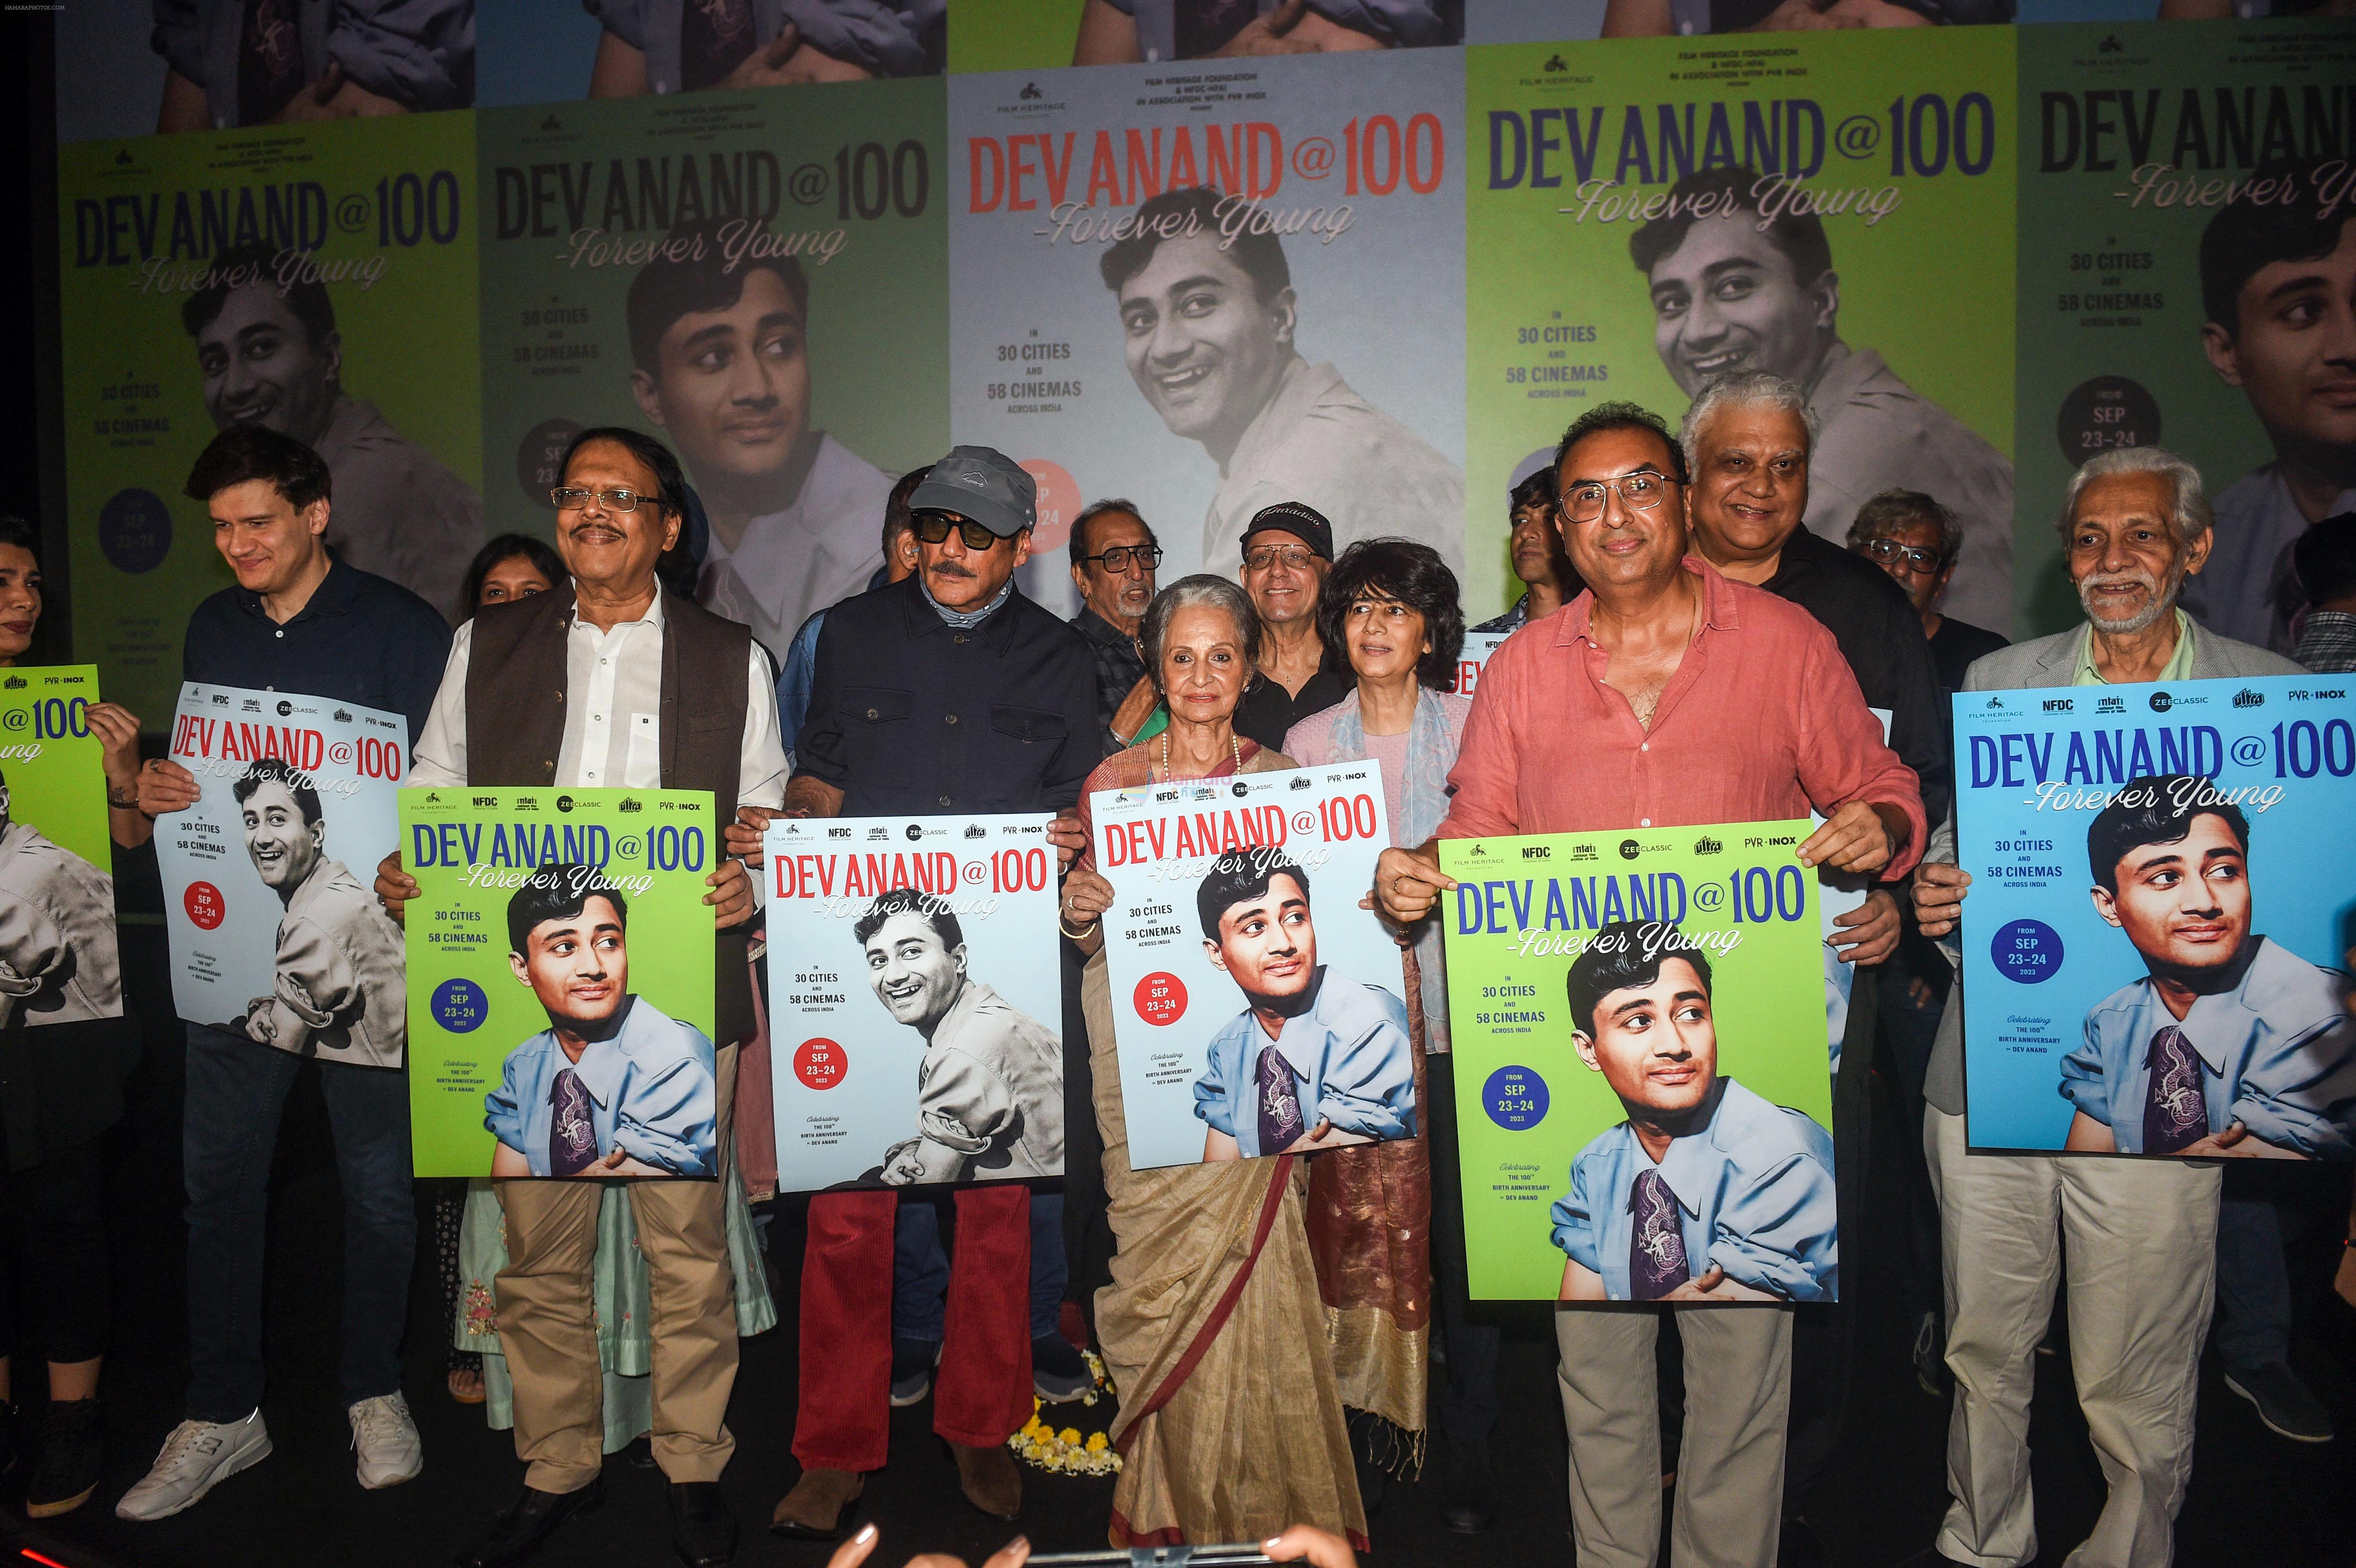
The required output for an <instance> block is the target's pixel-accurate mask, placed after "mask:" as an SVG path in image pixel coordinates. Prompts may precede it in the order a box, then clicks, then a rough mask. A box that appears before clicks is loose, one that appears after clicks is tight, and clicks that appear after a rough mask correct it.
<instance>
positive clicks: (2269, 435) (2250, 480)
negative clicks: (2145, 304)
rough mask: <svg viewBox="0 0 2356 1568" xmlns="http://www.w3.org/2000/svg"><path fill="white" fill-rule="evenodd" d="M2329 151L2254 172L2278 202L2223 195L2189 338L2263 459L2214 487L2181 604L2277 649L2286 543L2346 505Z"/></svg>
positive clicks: (2341, 256)
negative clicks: (2255, 425)
mask: <svg viewBox="0 0 2356 1568" xmlns="http://www.w3.org/2000/svg"><path fill="white" fill-rule="evenodd" d="M2346 167H2347V165H2346V163H2345V161H2344V160H2342V159H2340V157H2339V156H2338V155H2321V156H2317V157H2312V158H2308V159H2305V160H2303V161H2300V162H2297V163H2275V164H2268V165H2264V166H2262V167H2260V168H2257V169H2254V170H2252V171H2251V174H2250V183H2251V185H2252V186H2253V187H2256V186H2257V185H2258V183H2259V182H2260V181H2275V182H2278V188H2285V187H2286V188H2289V189H2291V190H2293V191H2294V192H2295V193H2296V194H2295V197H2294V198H2293V199H2291V200H2288V201H2255V200H2247V199H2245V200H2241V201H2229V202H2227V203H2226V204H2225V205H2224V206H2223V207H2222V208H2218V210H2217V216H2216V217H2214V218H2212V219H2210V220H2209V227H2208V228H2207V229H2204V230H2202V232H2201V305H2202V307H2203V309H2204V311H2205V313H2206V314H2207V315H2208V318H2209V319H2208V322H2207V324H2206V325H2203V326H2202V327H2201V347H2202V348H2203V349H2204V350H2205V351H2206V352H2207V353H2208V356H2209V363H2210V366H2211V368H2213V369H2215V371H2216V372H2217V375H2218V377H2219V379H2222V380H2223V381H2224V382H2225V384H2226V385H2228V386H2233V387H2239V388H2240V389H2242V392H2243V395H2244V396H2245V397H2247V398H2248V399H2249V400H2250V411H2251V412H2252V413H2254V414H2256V415H2257V416H2258V422H2259V423H2260V424H2262V425H2264V426H2265V432H2266V439H2267V441H2269V442H2270V443H2273V446H2274V449H2275V460H2274V461H2273V462H2272V463H2269V464H2265V466H2264V467H2262V468H2259V469H2257V470H2255V471H2254V472H2253V473H2251V474H2249V475H2246V476H2244V478H2243V479H2242V480H2241V481H2240V482H2239V483H2237V484H2233V485H2227V486H2226V487H2225V488H2224V489H2223V490H2222V491H2220V492H2219V493H2218V496H2217V502H2216V511H2217V531H2216V536H2215V537H2216V541H2217V542H2216V546H2215V548H2214V549H2211V551H2210V553H2209V562H2208V568H2207V570H2206V571H2203V572H2202V573H2201V577H2200V580H2199V581H2195V582H2189V583H2187V584H2185V590H2184V607H2185V609H2187V610H2189V611H2190V612H2191V613H2192V614H2193V615H2194V616H2195V617H2196V618H2198V619H2199V620H2200V622H2201V624H2202V625H2204V626H2206V627H2208V628H2209V629H2210V630H2211V631H2212V632H2216V633H2218V634H2219V635H2223V636H2228V637H2233V638H2237V639H2239V640H2240V641H2243V642H2245V643H2256V644H2258V645H2261V646H2264V647H2269V648H2272V649H2273V650H2274V651H2275V652H2276V653H2278V654H2287V653H2289V652H2291V650H2292V649H2293V648H2294V647H2295V646H2297V627H2296V625H2295V624H2294V623H2295V621H2296V619H2297V616H2298V613H2299V612H2300V611H2301V610H2302V609H2304V608H2305V606H2306V604H2307V599H2306V596H2305V595H2304V594H2303V593H2302V592H2300V591H2299V586H2298V578H2297V572H2296V571H2294V570H2293V568H2292V563H2291V548H2292V546H2294V545H2295V544H2296V543H2297V541H2298V538H2299V536H2300V535H2301V534H2304V533H2305V532H2306V531H2307V530H2308V527H2309V526H2310V525H2312V524H2315V523H2319V522H2321V521H2322V520H2323V519H2324V518H2326V517H2330V516H2331V515H2332V514H2334V513H2336V512H2346V511H2356V210H2350V209H2349V208H2346V207H2345V206H2344V205H2343V206H2342V207H2341V208H2340V209H2339V210H2337V211H2335V212H2326V211H2324V210H2323V207H2322V202H2321V200H2320V193H2321V190H2322V187H2323V184H2324V182H2325V180H2327V179H2329V178H2330V177H2332V173H2331V172H2332V171H2333V170H2335V169H2336V170H2340V171H2342V172H2343V177H2344V171H2345V169H2346Z"/></svg>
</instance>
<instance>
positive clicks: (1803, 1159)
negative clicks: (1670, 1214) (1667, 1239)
mask: <svg viewBox="0 0 2356 1568" xmlns="http://www.w3.org/2000/svg"><path fill="white" fill-rule="evenodd" d="M1718 1094H1719V1099H1718V1105H1717V1108H1716V1109H1714V1110H1713V1111H1712V1112H1711V1113H1710V1118H1709V1122H1708V1125H1707V1126H1705V1127H1703V1128H1701V1129H1700V1130H1699V1131H1697V1132H1694V1133H1689V1134H1687V1136H1683V1137H1679V1138H1672V1139H1671V1140H1670V1141H1669V1152H1668V1156H1667V1157H1665V1159H1663V1160H1662V1161H1661V1162H1660V1163H1659V1164H1658V1165H1655V1164H1654V1163H1653V1157H1652V1156H1650V1155H1648V1154H1646V1153H1645V1152H1644V1145H1643V1144H1641V1143H1639V1142H1637V1141H1636V1135H1635V1133H1634V1132H1633V1131H1632V1130H1631V1129H1630V1128H1629V1125H1628V1124H1627V1123H1625V1122H1622V1123H1621V1124H1620V1125H1618V1126H1616V1127H1613V1128H1612V1130H1611V1131H1609V1132H1607V1133H1605V1134H1604V1135H1603V1136H1601V1137H1599V1138H1597V1139H1596V1140H1595V1141H1594V1142H1593V1143H1590V1144H1589V1145H1588V1146H1587V1147H1585V1148H1583V1149H1581V1150H1580V1153H1579V1157H1578V1158H1577V1159H1575V1160H1573V1161H1572V1162H1571V1167H1570V1195H1569V1197H1567V1198H1558V1199H1557V1200H1555V1204H1554V1209H1553V1213H1552V1218H1553V1220H1554V1244H1555V1245H1556V1246H1558V1247H1560V1248H1561V1249H1562V1250H1563V1252H1564V1253H1567V1254H1568V1255H1569V1258H1570V1260H1571V1261H1572V1262H1573V1263H1576V1264H1579V1265H1580V1267H1581V1268H1584V1269H1587V1270H1590V1272H1592V1273H1594V1274H1598V1275H1601V1276H1602V1278H1603V1289H1604V1294H1605V1295H1606V1296H1608V1297H1609V1298H1610V1299H1611V1300H1613V1301H1629V1300H1633V1298H1634V1297H1633V1292H1632V1291H1631V1289H1630V1287H1629V1282H1628V1249H1629V1243H1630V1241H1631V1240H1632V1238H1633V1233H1634V1230H1635V1221H1633V1219H1632V1218H1631V1217H1630V1209H1629V1202H1630V1196H1631V1193H1632V1191H1633V1189H1634V1187H1635V1183H1636V1178H1637V1177H1639V1176H1641V1175H1642V1174H1644V1172H1645V1171H1647V1170H1657V1171H1659V1172H1660V1173H1661V1179H1663V1180H1664V1181H1665V1182H1667V1183H1668V1186H1669V1191H1670V1192H1671V1194H1673V1195H1674V1196H1675V1197H1676V1200H1677V1217H1678V1219H1679V1221H1681V1228H1682V1229H1683V1231H1684V1232H1685V1243H1686V1266H1687V1269H1688V1271H1689V1272H1690V1274H1691V1275H1692V1277H1693V1278H1696V1279H1699V1278H1700V1277H1701V1276H1702V1275H1705V1274H1707V1273H1708V1272H1709V1268H1710V1265H1711V1264H1716V1265H1718V1266H1719V1268H1722V1269H1724V1270H1725V1271H1726V1277H1727V1278H1729V1279H1730V1280H1733V1281H1734V1282H1736V1283H1737V1284H1739V1285H1750V1286H1751V1287H1752V1288H1753V1289H1756V1290H1767V1291H1772V1292H1773V1293H1774V1294H1776V1295H1777V1296H1782V1297H1783V1299H1785V1300H1786V1301H1831V1300H1834V1299H1836V1298H1837V1289H1838V1273H1839V1268H1838V1265H1839V1253H1838V1248H1837V1242H1838V1236H1837V1231H1838V1219H1837V1209H1836V1207H1835V1204H1834V1200H1833V1140H1832V1137H1831V1136H1830V1135H1829V1134H1827V1133H1826V1131H1825V1129H1824V1128H1822V1127H1820V1126H1818V1125H1816V1124H1815V1122H1814V1121H1813V1120H1811V1119H1810V1118H1809V1117H1808V1116H1806V1115H1803V1114H1802V1113H1800V1112H1798V1111H1792V1110H1786V1109H1784V1108H1783V1106H1780V1105H1777V1104H1772V1103H1771V1102H1769V1101H1767V1100H1765V1099H1763V1098H1762V1097H1761V1096H1760V1095H1758V1094H1756V1093H1752V1092H1751V1091H1750V1090H1748V1089H1745V1088H1744V1087H1743V1086H1742V1085H1741V1084H1740V1083H1736V1082H1735V1081H1734V1080H1733V1079H1731V1078H1721V1079H1719V1090H1718Z"/></svg>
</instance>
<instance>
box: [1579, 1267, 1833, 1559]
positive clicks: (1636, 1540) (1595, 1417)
mask: <svg viewBox="0 0 2356 1568" xmlns="http://www.w3.org/2000/svg"><path fill="white" fill-rule="evenodd" d="M1664 1310H1669V1309H1665V1308H1658V1307H1655V1308H1652V1309H1649V1310H1641V1311H1633V1310H1629V1309H1627V1308H1624V1307H1623V1308H1620V1309H1617V1310H1612V1311H1602V1310H1585V1309H1570V1310H1558V1311H1557V1312H1556V1313H1555V1315H1554V1337H1555V1344H1556V1345H1557V1347H1558V1349H1560V1350H1561V1352H1562V1363H1561V1365H1560V1366H1559V1367H1558V1369H1557V1371H1556V1374H1555V1375H1556V1377H1557V1378H1558V1381H1560V1382H1561V1384H1562V1417H1563V1424H1565V1425H1567V1426H1568V1427H1569V1429H1570V1522H1571V1530H1572V1534H1573V1536H1574V1538H1575V1539H1576V1540H1577V1541H1578V1544H1579V1563H1580V1568H1653V1563H1654V1561H1655V1557H1656V1556H1657V1555H1658V1554H1659V1551H1660V1543H1661V1400H1660V1392H1659V1388H1658V1380H1657V1375H1656V1373H1655V1369H1654V1363H1653V1342H1654V1340H1655V1339H1656V1338H1658V1336H1659V1334H1660V1324H1661V1313H1662V1311H1664ZM1674 1310H1675V1311H1676V1314H1677V1336H1678V1338H1679V1339H1682V1340H1683V1341H1684V1343H1685V1369H1686V1422H1685V1446H1684V1448H1683V1449H1682V1450H1681V1451H1680V1453H1679V1455H1678V1457H1677V1502H1676V1517H1675V1518H1674V1519H1673V1520H1671V1522H1670V1537H1669V1562H1670V1563H1672V1564H1674V1568H1774V1565H1775V1546H1776V1541H1777V1538H1778V1536H1780V1535H1781V1533H1782V1531H1783V1439H1784V1431H1785V1425H1786V1423H1787V1421H1788V1418H1789V1416H1790V1414H1791V1406H1792V1314H1791V1312H1790V1310H1789V1309H1787V1308H1783V1307H1677V1308H1675V1309H1674Z"/></svg>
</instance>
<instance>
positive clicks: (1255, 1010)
mask: <svg viewBox="0 0 2356 1568" xmlns="http://www.w3.org/2000/svg"><path fill="white" fill-rule="evenodd" d="M1194 907H1195V912H1196V913H1197V914H1198V915H1199V916H1200V917H1201V919H1202V922H1203V951H1204V952H1205V954H1206V955H1209V957H1210V961H1211V967H1212V968H1214V969H1216V970H1217V971H1219V973H1221V974H1223V975H1225V976H1226V977H1227V978H1228V979H1230V980H1233V981H1234V982H1235V983H1236V988H1237V990H1239V991H1241V992H1243V994H1244V1010H1243V1011H1242V1012H1240V1013H1238V1014H1237V1015H1236V1016H1235V1017H1234V1018H1233V1019H1229V1020H1228V1021H1227V1022H1226V1023H1225V1024H1222V1025H1220V1026H1219V1030H1218V1032H1217V1033H1215V1034H1214V1035H1213V1036H1212V1037H1211V1043H1210V1048H1209V1051H1208V1052H1207V1057H1208V1060H1207V1061H1206V1062H1205V1067H1204V1070H1203V1076H1202V1077H1200V1078H1198V1079H1196V1080H1195V1081H1194V1115H1197V1116H1199V1117H1201V1118H1202V1120H1203V1122H1204V1124H1205V1125H1206V1126H1207V1127H1208V1128H1209V1131H1208V1132H1206V1133H1205V1135H1204V1138H1203V1157H1204V1158H1205V1160H1214V1159H1257V1158H1258V1157H1260V1156H1262V1155H1271V1154H1295V1153H1301V1152H1305V1151H1307V1150H1309V1149H1315V1148H1332V1147H1335V1146H1337V1145H1341V1144H1354V1143H1365V1142H1368V1141H1369V1140H1374V1139H1382V1138H1411V1137H1413V1136H1415V1132H1416V1115H1415V1061H1414V1054H1413V1053H1414V1050H1415V1048H1414V1046H1413V1045H1412V1043H1410V1041H1409V1040H1408V1029H1407V1004H1406V1003H1404V1002H1402V1001H1401V1000H1399V998H1398V997H1396V996H1394V995H1392V994H1391V993H1390V992H1389V991H1387V990H1385V989H1384V988H1383V987H1380V986H1370V985H1367V984H1365V982H1364V981H1360V980H1350V979H1345V978H1344V977H1343V976H1339V975H1335V974H1333V973H1332V972H1330V971H1329V970H1328V969H1327V968H1326V967H1325V965H1322V964H1320V963H1318V962H1317V927H1316V924H1315V922H1314V920H1313V918H1312V914H1311V912H1310V908H1309V873H1308V872H1307V871H1304V870H1302V869H1301V868H1300V867H1299V866H1296V865H1294V864H1293V863H1292V862H1291V861H1290V860H1288V859H1284V857H1283V856H1282V855H1281V854H1277V853H1273V852H1269V851H1265V850H1261V851H1252V850H1244V851H1237V852H1234V853H1230V854H1226V855H1222V856H1220V857H1219V858H1218V859H1216V860H1215V861H1214V862H1213V863H1212V865H1211V869H1210V871H1209V872H1208V874H1206V875H1205V877H1204V878H1203V880H1202V881H1200V882H1199V883H1197V884H1196V885H1195V888H1194Z"/></svg>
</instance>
